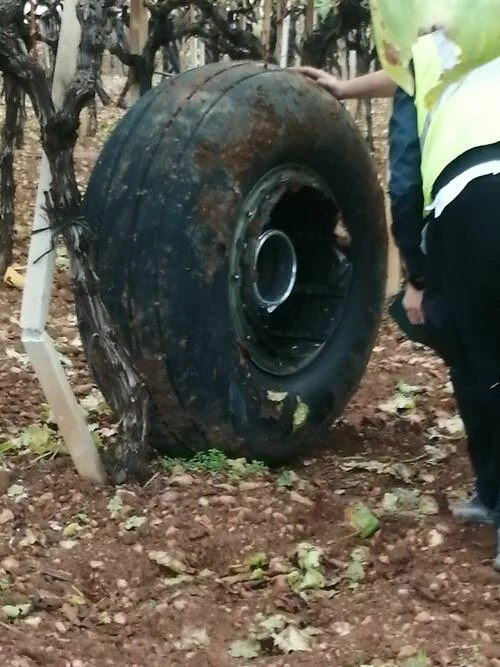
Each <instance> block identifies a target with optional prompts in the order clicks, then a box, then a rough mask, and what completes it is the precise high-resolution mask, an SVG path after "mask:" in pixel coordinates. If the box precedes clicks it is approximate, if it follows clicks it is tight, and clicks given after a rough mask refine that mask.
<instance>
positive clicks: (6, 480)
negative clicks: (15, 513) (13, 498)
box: [0, 468, 12, 496]
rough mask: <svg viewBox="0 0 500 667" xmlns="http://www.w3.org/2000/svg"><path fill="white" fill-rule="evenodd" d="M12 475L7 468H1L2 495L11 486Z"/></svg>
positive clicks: (0, 485)
mask: <svg viewBox="0 0 500 667" xmlns="http://www.w3.org/2000/svg"><path fill="white" fill-rule="evenodd" d="M11 481H12V476H11V474H10V472H9V471H8V470H7V469H6V468H0V496H3V494H4V493H6V492H7V489H8V488H9V487H10V483H11Z"/></svg>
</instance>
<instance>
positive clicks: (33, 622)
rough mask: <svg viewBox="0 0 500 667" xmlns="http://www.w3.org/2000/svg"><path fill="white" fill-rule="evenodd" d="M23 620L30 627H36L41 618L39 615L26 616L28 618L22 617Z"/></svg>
mask: <svg viewBox="0 0 500 667" xmlns="http://www.w3.org/2000/svg"><path fill="white" fill-rule="evenodd" d="M24 622H25V623H26V625H29V626H30V627H32V628H38V626H39V625H40V623H41V622H42V619H41V617H40V616H28V618H25V619H24Z"/></svg>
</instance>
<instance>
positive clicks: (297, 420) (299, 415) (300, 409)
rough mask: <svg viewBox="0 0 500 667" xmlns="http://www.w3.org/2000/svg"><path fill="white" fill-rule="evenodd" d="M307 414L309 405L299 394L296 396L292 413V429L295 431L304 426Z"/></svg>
mask: <svg viewBox="0 0 500 667" xmlns="http://www.w3.org/2000/svg"><path fill="white" fill-rule="evenodd" d="M308 416H309V406H308V405H306V403H303V402H302V400H301V399H300V396H297V407H296V408H295V412H294V413H293V431H294V432H295V431H297V430H298V429H299V428H301V427H302V426H304V424H305V423H306V421H307V418H308Z"/></svg>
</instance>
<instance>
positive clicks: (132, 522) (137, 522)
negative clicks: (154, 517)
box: [125, 516, 146, 530]
mask: <svg viewBox="0 0 500 667" xmlns="http://www.w3.org/2000/svg"><path fill="white" fill-rule="evenodd" d="M145 523H146V517H145V516H130V517H129V518H128V519H127V520H126V521H125V530H134V529H135V528H140V527H141V526H143V525H144V524H145Z"/></svg>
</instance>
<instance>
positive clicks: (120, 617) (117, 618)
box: [113, 611, 127, 625]
mask: <svg viewBox="0 0 500 667" xmlns="http://www.w3.org/2000/svg"><path fill="white" fill-rule="evenodd" d="M113 621H114V622H115V623H116V624H117V625H125V624H126V622H127V617H126V616H125V614H123V613H122V612H121V611H119V612H118V613H117V614H115V615H114V616H113Z"/></svg>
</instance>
